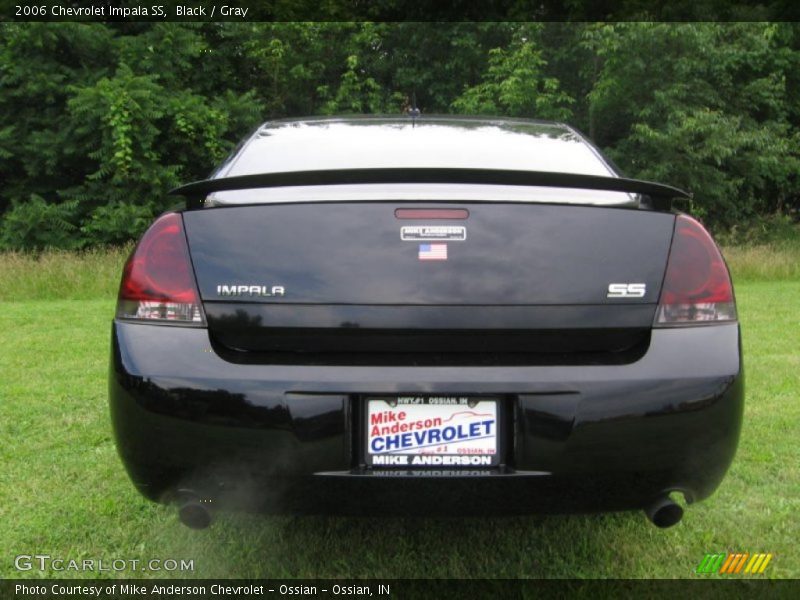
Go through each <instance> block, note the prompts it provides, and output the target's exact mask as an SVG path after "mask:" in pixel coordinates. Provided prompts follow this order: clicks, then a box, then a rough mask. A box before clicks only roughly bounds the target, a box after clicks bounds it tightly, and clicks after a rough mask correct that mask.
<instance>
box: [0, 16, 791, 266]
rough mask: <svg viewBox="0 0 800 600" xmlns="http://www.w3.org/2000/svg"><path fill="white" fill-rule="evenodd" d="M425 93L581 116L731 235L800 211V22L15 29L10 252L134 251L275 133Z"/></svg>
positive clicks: (7, 97) (425, 98)
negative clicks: (248, 149) (191, 189)
mask: <svg viewBox="0 0 800 600" xmlns="http://www.w3.org/2000/svg"><path fill="white" fill-rule="evenodd" d="M412 93H415V94H416V98H417V102H418V104H419V106H420V108H421V109H422V111H423V114H433V113H462V114H463V113H466V114H495V115H508V116H515V117H528V118H548V119H560V120H565V121H568V122H570V123H571V124H573V125H575V126H577V127H578V128H579V129H582V130H583V131H584V132H586V133H587V134H588V135H589V136H590V137H591V138H592V139H594V140H595V141H596V143H597V144H598V145H599V146H600V147H602V148H604V149H606V150H607V152H608V153H609V154H610V155H611V157H612V158H613V159H614V160H615V161H616V162H617V163H618V164H619V166H620V167H621V168H622V170H623V171H624V172H626V174H628V175H629V176H632V177H640V178H645V179H654V180H659V181H663V182H665V183H670V184H673V185H677V186H680V187H684V188H687V189H689V190H691V191H693V192H694V194H695V200H694V201H693V202H692V203H691V204H689V205H687V206H682V208H684V209H686V210H689V211H691V212H692V213H694V214H695V215H697V216H699V217H701V218H703V219H704V220H705V221H706V223H707V224H708V225H710V226H711V227H712V228H713V229H715V230H716V231H717V232H723V231H727V232H728V233H729V235H730V232H731V231H734V232H735V231H736V229H737V228H738V229H745V230H747V231H754V230H755V231H760V230H761V231H768V230H774V229H775V225H778V229H780V228H781V227H783V228H789V229H792V227H791V223H792V222H793V221H796V219H797V215H798V209H800V194H799V193H798V192H799V188H800V181H799V180H798V173H799V172H800V128H798V125H799V124H800V102H798V99H800V25H798V24H797V23H766V22H748V23H688V24H682V23H611V24H609V23H606V24H595V23H539V24H532V23H369V22H360V23H323V22H314V23H296V22H284V23H245V24H239V23H108V24H101V23H3V24H0V180H2V182H3V185H2V186H0V213H2V217H0V219H1V220H0V249H3V248H4V249H23V250H27V249H34V250H38V249H41V248H44V247H57V248H65V249H74V248H84V247H90V246H97V245H107V244H121V243H124V242H126V241H129V240H131V239H133V238H135V237H137V236H138V235H139V234H140V233H141V232H142V231H143V230H144V228H145V227H146V226H147V224H148V223H149V222H150V220H151V219H152V217H153V216H154V215H155V214H157V213H158V212H160V211H162V210H164V209H166V208H168V207H169V206H171V205H173V204H174V203H175V199H171V198H169V197H167V196H166V191H168V190H169V189H170V188H172V187H174V186H176V185H178V184H179V183H181V182H185V181H189V180H193V179H199V178H203V177H205V176H206V175H207V174H208V172H209V171H210V170H211V169H212V168H213V166H214V165H215V164H217V163H218V162H219V161H220V160H221V159H222V158H224V157H225V155H226V154H227V153H229V152H230V151H231V149H232V148H233V146H234V144H235V143H236V142H237V141H238V140H240V139H241V138H242V137H243V136H244V135H246V134H247V133H248V132H249V131H250V130H252V129H253V128H254V127H255V126H256V125H257V124H258V123H260V122H262V121H264V120H266V119H269V118H280V117H290V116H301V115H316V114H341V113H388V114H402V113H403V112H404V111H405V110H406V109H407V108H408V106H409V102H410V97H411V95H412ZM752 224H755V225H756V227H755V228H754V227H752V226H751V225H752ZM765 224H768V225H769V226H767V225H765Z"/></svg>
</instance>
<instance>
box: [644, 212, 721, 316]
mask: <svg viewBox="0 0 800 600" xmlns="http://www.w3.org/2000/svg"><path fill="white" fill-rule="evenodd" d="M735 320H736V304H735V302H734V298H733V286H732V285H731V278H730V274H729V273H728V267H727V266H726V265H725V261H724V260H723V258H722V254H720V252H719V249H718V248H717V245H716V244H715V243H714V240H712V239H711V236H710V235H709V234H708V232H707V231H706V230H705V229H704V228H703V226H702V225H700V223H698V222H697V221H695V220H694V219H692V218H691V217H688V216H686V215H679V216H678V218H677V221H676V223H675V233H674V234H673V237H672V248H671V250H670V254H669V261H668V262H667V273H666V276H665V278H664V286H663V288H662V289H661V300H660V302H659V305H658V311H657V313H656V322H655V326H656V327H669V326H674V325H693V324H694V325H702V324H709V323H720V322H726V321H735Z"/></svg>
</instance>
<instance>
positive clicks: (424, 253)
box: [419, 244, 447, 260]
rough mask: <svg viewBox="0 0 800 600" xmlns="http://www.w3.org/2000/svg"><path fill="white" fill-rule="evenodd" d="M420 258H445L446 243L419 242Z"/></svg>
mask: <svg viewBox="0 0 800 600" xmlns="http://www.w3.org/2000/svg"><path fill="white" fill-rule="evenodd" d="M419 259H420V260H447V244H420V245H419Z"/></svg>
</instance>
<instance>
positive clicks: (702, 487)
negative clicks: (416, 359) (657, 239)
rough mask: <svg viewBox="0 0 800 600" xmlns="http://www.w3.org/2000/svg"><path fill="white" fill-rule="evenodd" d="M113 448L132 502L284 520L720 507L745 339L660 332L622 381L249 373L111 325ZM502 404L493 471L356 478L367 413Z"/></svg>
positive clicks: (155, 329)
mask: <svg viewBox="0 0 800 600" xmlns="http://www.w3.org/2000/svg"><path fill="white" fill-rule="evenodd" d="M109 385H110V389H109V395H110V404H111V414H112V420H113V424H114V429H115V433H116V439H117V447H118V450H119V453H120V456H121V457H122V460H123V462H124V463H125V466H126V468H127V470H128V473H129V474H130V476H131V479H132V480H133V482H134V484H135V485H136V486H137V488H138V489H139V490H140V491H141V492H142V493H143V494H145V495H146V496H148V497H149V498H151V499H153V500H158V501H167V500H168V499H169V498H170V496H171V495H172V494H173V493H174V492H175V491H176V490H179V489H187V490H193V491H195V492H196V493H198V494H199V495H200V496H202V497H207V498H208V499H209V500H210V501H211V502H214V503H218V504H220V505H225V506H228V505H230V506H236V507H239V508H246V509H255V510H264V511H273V512H309V511H311V512H317V511H324V512H337V513H362V512H389V513H394V514H399V513H409V512H410V513H416V512H429V513H436V512H444V513H448V514H449V513H452V512H453V510H454V508H456V509H461V510H463V511H465V512H474V511H480V512H481V513H484V514H485V513H486V512H488V511H492V510H496V511H498V512H508V513H525V512H546V511H558V512H563V511H584V510H618V509H630V508H641V507H643V506H645V505H646V504H648V503H649V502H650V501H652V500H653V499H654V498H656V497H657V496H659V495H660V494H663V493H665V492H668V491H671V490H681V491H684V492H685V493H686V494H687V497H688V498H689V499H690V501H694V500H700V499H702V498H705V497H707V496H708V495H710V494H711V493H712V492H713V491H714V490H715V489H716V487H717V486H718V485H719V483H720V482H721V480H722V478H723V476H724V475H725V472H726V471H727V469H728V467H729V465H730V463H731V461H732V460H733V456H734V454H735V451H736V446H737V442H738V437H739V431H740V427H741V419H742V410H743V397H744V395H743V373H742V365H741V351H740V344H739V329H738V325H736V324H733V325H717V326H709V327H695V328H684V329H663V330H655V331H654V332H653V334H652V338H651V342H650V347H649V348H648V350H647V352H646V353H645V355H644V356H643V357H642V358H641V359H640V360H638V361H636V362H634V363H632V364H627V365H615V366H579V367H575V366H537V367H519V366H514V367H375V366H347V367H343V366H336V367H333V366H285V365H243V364H233V363H230V362H227V361H225V360H223V359H222V358H221V357H220V356H218V355H217V354H216V353H215V351H214V350H213V349H212V347H211V344H210V342H209V338H208V332H207V331H206V330H205V329H195V328H180V327H166V326H158V325H143V324H130V323H123V322H115V323H114V325H113V335H112V361H111V373H110V379H109ZM407 393H420V394H491V395H496V396H498V397H500V398H501V406H502V409H503V410H504V411H505V413H506V415H507V419H506V420H505V423H506V427H505V430H504V433H503V438H504V449H503V456H502V458H503V463H504V466H503V467H501V468H499V469H494V470H491V471H481V470H472V471H466V472H462V471H459V472H453V471H447V470H438V471H437V470H427V471H392V470H370V469H365V468H363V467H362V466H361V463H362V459H361V455H360V452H361V448H360V447H359V440H360V439H361V436H360V432H359V425H358V414H359V410H358V408H359V406H360V403H361V402H363V398H364V397H365V396H368V395H376V394H407Z"/></svg>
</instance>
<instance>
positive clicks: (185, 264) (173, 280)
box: [117, 213, 205, 325]
mask: <svg viewBox="0 0 800 600" xmlns="http://www.w3.org/2000/svg"><path fill="white" fill-rule="evenodd" d="M117 318H118V319H136V320H141V321H147V322H157V323H165V324H194V325H204V324H205V316H204V315H203V308H202V306H201V304H200V296H199V294H198V292H197V283H196V282H195V278H194V271H193V270H192V263H191V261H190V260H189V248H188V246H187V244H186V236H185V234H184V232H183V219H182V217H181V215H179V214H178V213H168V214H166V215H163V216H162V217H160V218H158V219H157V220H156V222H155V223H153V225H151V227H150V229H148V230H147V232H146V233H145V234H144V236H142V239H141V240H140V241H139V244H138V245H137V246H136V249H135V250H134V251H133V254H131V256H130V258H129V259H128V262H127V263H125V268H124V270H123V272H122V283H121V284H120V289H119V298H118V300H117Z"/></svg>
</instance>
